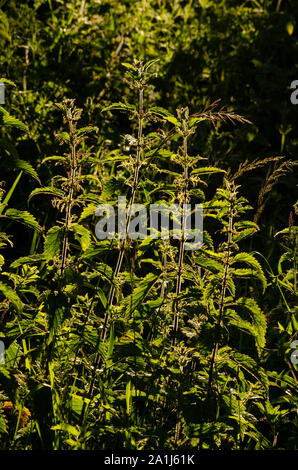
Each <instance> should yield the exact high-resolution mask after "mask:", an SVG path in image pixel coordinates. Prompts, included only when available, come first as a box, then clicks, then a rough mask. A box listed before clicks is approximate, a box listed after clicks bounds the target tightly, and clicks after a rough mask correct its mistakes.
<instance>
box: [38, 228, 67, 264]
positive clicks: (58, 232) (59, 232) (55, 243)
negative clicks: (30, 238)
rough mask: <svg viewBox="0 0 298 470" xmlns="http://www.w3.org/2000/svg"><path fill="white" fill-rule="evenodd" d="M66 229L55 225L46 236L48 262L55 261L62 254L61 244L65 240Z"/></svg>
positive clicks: (45, 244)
mask: <svg viewBox="0 0 298 470" xmlns="http://www.w3.org/2000/svg"><path fill="white" fill-rule="evenodd" d="M63 233H64V227H58V226H57V225H55V226H54V227H52V228H50V230H49V231H48V233H47V235H46V239H45V243H44V253H43V254H44V256H45V259H46V260H47V261H49V260H50V259H53V258H54V257H55V256H56V255H58V254H59V253H60V248H61V243H62V240H63Z"/></svg>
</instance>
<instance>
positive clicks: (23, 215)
mask: <svg viewBox="0 0 298 470" xmlns="http://www.w3.org/2000/svg"><path fill="white" fill-rule="evenodd" d="M0 217H8V218H9V219H11V220H15V221H17V222H20V223H22V224H24V225H26V226H27V227H30V228H33V229H34V230H37V231H38V232H41V231H42V229H41V227H40V225H39V223H38V222H37V220H36V219H35V217H34V216H33V215H32V214H30V212H27V211H19V210H17V209H7V210H6V212H5V214H4V215H2V216H0Z"/></svg>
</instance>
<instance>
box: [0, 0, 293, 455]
mask: <svg viewBox="0 0 298 470" xmlns="http://www.w3.org/2000/svg"><path fill="white" fill-rule="evenodd" d="M18 3H19V2H18ZM230 3H232V4H233V3H235V6H230V7H229V8H227V5H226V2H225V1H221V2H216V5H214V2H211V1H210V2H209V1H203V0H200V1H199V2H198V3H194V2H191V1H190V2H182V1H178V0H177V1H175V2H171V3H170V4H169V3H168V2H166V1H152V2H142V1H135V2H129V1H127V2H121V3H119V2H116V1H114V2H105V1H101V2H97V1H94V2H92V1H90V2H85V1H80V2H78V1H72V2H69V3H67V4H64V2H50V1H49V2H45V1H39V2H26V3H24V5H23V7H24V8H23V9H22V11H21V10H20V9H18V8H17V3H14V2H2V4H3V5H2V4H1V6H2V11H1V17H0V18H1V38H0V42H1V46H2V49H1V52H0V58H1V74H0V75H1V76H3V77H4V78H3V79H1V80H2V81H5V84H6V90H7V93H6V95H7V98H6V103H5V105H2V107H0V125H1V139H0V152H1V153H0V164H1V178H0V181H1V187H0V249H1V253H0V337H1V339H2V340H3V343H4V345H5V364H2V365H0V442H1V444H0V448H1V449H26V450H29V449H54V450H58V449H90V450H91V449H121V448H126V449H190V448H192V449H246V450H247V449H296V448H297V433H298V417H297V408H298V397H297V365H296V364H295V363H294V362H295V360H293V356H291V354H292V353H293V349H291V344H292V342H293V341H294V340H295V339H297V322H298V318H297V226H296V225H295V217H297V215H298V206H297V203H296V199H297V198H295V195H294V189H295V186H296V181H295V177H294V175H295V170H296V162H295V144H296V141H297V135H296V134H295V132H296V131H295V130H294V131H293V132H292V133H291V131H292V128H291V126H290V124H289V123H291V122H292V116H293V115H292V113H293V111H292V109H291V105H290V104H289V106H288V108H289V109H288V108H287V107H286V106H285V107H284V109H283V110H281V111H280V109H279V111H277V108H278V107H279V108H281V105H279V104H278V99H280V101H282V96H283V95H282V93H283V92H281V91H280V94H278V93H275V92H276V87H277V84H275V83H273V82H274V80H273V81H272V80H270V81H269V84H268V86H267V88H266V90H267V91H266V93H267V92H268V95H267V96H264V95H263V94H262V93H260V90H258V87H254V83H253V81H254V80H256V81H257V83H259V82H258V80H261V78H262V77H263V76H264V74H265V73H267V72H268V70H269V72H270V71H271V72H272V73H273V72H274V73H276V75H277V76H278V77H279V76H280V75H279V73H280V74H281V72H283V69H282V70H281V71H279V70H277V64H276V58H275V56H274V54H273V55H272V56H270V57H269V58H268V61H267V63H266V64H265V66H266V67H267V69H264V67H265V66H264V65H263V64H262V63H261V61H260V59H261V58H262V57H263V56H264V55H265V51H264V50H262V47H263V48H266V41H264V38H266V35H267V34H268V35H269V34H271V32H272V29H274V28H276V30H278V31H279V32H281V31H282V32H283V33H282V34H284V35H285V37H286V40H285V42H286V41H287V40H288V39H287V38H288V37H289V38H290V37H291V35H292V29H291V28H294V20H293V15H294V6H291V5H292V3H291V2H289V4H288V7H287V10H286V11H283V10H282V8H281V6H280V7H279V8H280V9H281V11H279V9H277V8H275V7H276V5H275V3H274V2H267V6H266V7H265V6H263V3H262V2H260V3H258V2H246V4H247V3H251V4H253V5H250V6H249V7H248V6H245V5H244V3H245V2H243V5H242V6H239V5H238V4H239V2H230ZM236 3H237V4H236ZM145 4H146V5H145ZM273 6H274V8H273ZM157 12H158V14H157ZM20 15H22V20H20ZM240 17H241V18H240ZM272 19H274V20H275V21H274V22H271V20H272ZM240 20H241V21H240ZM240 23H241V28H242V29H241V31H240V30H239V29H237V28H239V27H240ZM227 25H229V29H225V28H227ZM291 25H292V26H291ZM198 31H199V33H198ZM215 32H217V34H215ZM280 34H281V33H280ZM222 37H224V38H225V40H226V41H230V43H229V44H230V45H231V44H232V43H231V41H233V51H234V52H231V50H230V48H229V47H228V46H226V44H227V43H226V42H225V41H222V40H221V39H222ZM256 37H258V39H259V40H260V41H261V40H262V39H263V42H262V43H261V45H259V46H256V43H255V40H256ZM270 37H271V36H270ZM274 40H275V39H274ZM24 41H25V44H24ZM247 44H249V46H247ZM289 46H290V47H292V48H293V49H295V47H296V46H295V45H292V43H291V44H290V45H289ZM4 47H6V53H5V54H4V53H3V50H4V49H3V48H4ZM246 47H248V49H249V53H250V54H251V55H252V56H251V57H252V58H251V62H250V64H248V65H245V64H244V62H243V61H242V58H243V55H245V54H244V53H247V52H248V51H247V49H246ZM278 47H279V49H280V50H282V51H283V50H286V49H287V48H286V45H285V43H284V42H283V41H282V40H281V39H280V38H279V42H278ZM157 51H160V53H157ZM158 56H159V57H158ZM132 57H138V59H137V60H136V59H132ZM157 57H158V59H157V60H156V58H157ZM223 58H225V60H224V59H223ZM229 58H230V59H231V61H230V62H227V63H226V60H228V59H229ZM286 59H287V57H284V61H285V64H284V65H283V66H284V67H285V68H286V65H287V64H286ZM246 60H247V55H246ZM251 63H253V66H254V67H255V68H256V72H253V73H254V78H253V79H252V78H251V80H250V73H251V71H250V69H251ZM12 65H13V67H12ZM244 65H245V67H244ZM243 67H244V69H243ZM183 69H184V70H183ZM240 71H241V73H243V76H242V78H243V77H244V76H245V75H246V78H245V80H246V81H247V82H248V84H249V86H248V87H246V86H244V85H245V81H244V80H243V81H241V77H239V76H237V80H236V79H235V74H236V72H237V73H238V74H239V73H240ZM282 76H283V80H286V79H287V78H289V75H287V76H286V77H284V74H282ZM294 78H295V77H294ZM290 81H291V80H290V78H289V83H290ZM271 88H272V89H271ZM13 90H14V91H13ZM231 90H232V91H231ZM241 90H242V91H241ZM273 95H274V100H275V102H272V103H271V104H270V103H269V98H270V97H271V99H272V96H273ZM218 96H221V97H222V104H221V102H220V101H218V100H217V98H218ZM74 98H76V99H74ZM223 104H225V105H226V107H225V106H223ZM268 120H269V121H270V122H268ZM272 120H273V122H274V124H275V125H272ZM251 121H253V123H254V124H253V123H252V122H251ZM285 188H287V190H288V191H287V192H286V191H285ZM118 196H125V197H126V201H127V214H128V221H127V225H126V227H125V230H126V231H128V228H129V222H131V221H132V218H133V214H132V212H131V211H132V207H133V204H137V203H139V204H142V205H144V206H145V207H146V208H149V206H150V204H163V203H167V204H174V203H176V204H178V205H179V206H180V207H181V208H182V207H183V204H185V203H188V204H202V206H203V214H204V225H203V245H202V246H201V247H200V248H199V249H197V250H187V249H185V248H186V246H185V244H186V240H185V239H184V237H183V233H182V237H180V239H177V238H175V237H170V238H169V239H166V238H162V237H159V238H150V237H146V238H144V239H140V240H131V239H130V238H124V239H119V238H118V237H116V238H114V239H113V238H111V239H107V240H99V239H98V238H97V237H96V233H95V230H96V224H97V223H98V216H97V215H96V209H97V207H98V206H99V205H100V204H111V205H113V206H115V207H116V204H117V201H118ZM182 232H183V229H182Z"/></svg>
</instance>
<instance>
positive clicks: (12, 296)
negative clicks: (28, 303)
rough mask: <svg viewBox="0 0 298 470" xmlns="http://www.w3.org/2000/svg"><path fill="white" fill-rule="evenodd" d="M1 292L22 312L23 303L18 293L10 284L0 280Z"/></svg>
mask: <svg viewBox="0 0 298 470" xmlns="http://www.w3.org/2000/svg"><path fill="white" fill-rule="evenodd" d="M0 292H1V293H2V294H3V295H4V297H6V298H7V299H8V300H9V301H10V302H11V303H12V304H13V306H14V307H15V309H16V310H17V311H18V312H19V313H20V312H21V311H22V310H23V303H22V301H21V299H20V298H19V296H18V295H17V293H16V292H15V291H14V290H13V289H12V288H11V287H9V286H8V285H6V284H4V283H3V282H0Z"/></svg>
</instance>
